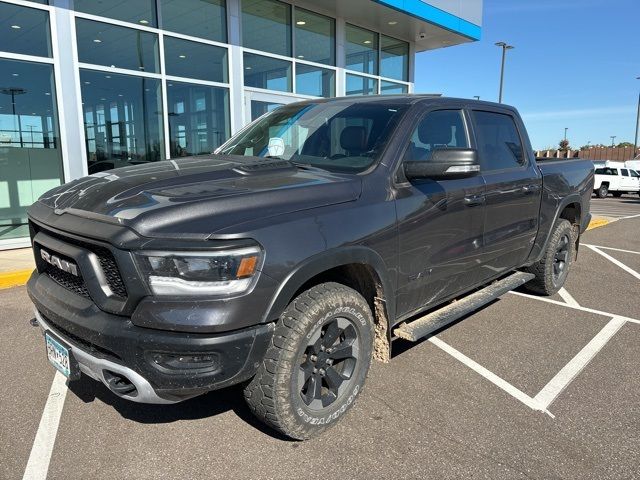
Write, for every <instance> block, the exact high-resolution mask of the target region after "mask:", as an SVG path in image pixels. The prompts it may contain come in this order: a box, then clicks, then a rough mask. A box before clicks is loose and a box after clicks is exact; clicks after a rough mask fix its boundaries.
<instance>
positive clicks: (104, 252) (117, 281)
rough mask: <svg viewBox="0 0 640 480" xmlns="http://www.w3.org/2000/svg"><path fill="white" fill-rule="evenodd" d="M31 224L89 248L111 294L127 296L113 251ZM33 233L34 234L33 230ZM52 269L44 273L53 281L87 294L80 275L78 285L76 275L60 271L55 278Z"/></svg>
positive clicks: (61, 239)
mask: <svg viewBox="0 0 640 480" xmlns="http://www.w3.org/2000/svg"><path fill="white" fill-rule="evenodd" d="M31 225H32V226H33V228H34V230H36V229H37V230H38V231H40V230H41V231H43V232H44V233H45V234H47V235H49V236H50V237H53V238H57V239H58V240H60V241H63V242H65V243H70V244H72V245H75V246H77V247H80V248H84V249H85V250H89V251H90V252H93V253H94V254H95V255H96V256H97V257H98V261H99V263H100V267H101V268H102V271H103V273H104V276H105V277H106V279H107V285H108V286H109V288H110V289H111V291H112V292H113V294H114V295H116V296H118V297H120V298H123V299H126V298H127V288H126V286H125V284H124V281H123V280H122V276H121V275H120V270H119V269H118V264H117V263H116V259H115V257H114V256H113V253H111V251H110V250H109V249H108V248H106V247H103V246H101V245H95V244H93V243H89V242H85V241H83V240H77V239H75V238H71V237H66V236H63V235H59V234H57V233H55V232H52V231H50V230H46V229H42V228H40V227H38V226H37V225H35V224H31ZM33 233H34V235H35V231H34V232H33ZM53 270H56V269H55V267H54V268H51V269H48V271H47V272H46V273H48V274H49V276H50V277H51V278H52V279H53V280H54V281H56V282H57V283H59V284H60V285H62V286H63V287H65V288H68V289H69V290H71V291H73V292H76V293H78V294H80V295H82V296H85V297H88V296H89V291H88V290H87V288H86V286H85V284H84V281H83V280H82V278H81V277H80V282H82V283H81V284H80V285H78V284H77V282H78V280H77V279H78V277H74V276H73V275H69V274H66V272H60V273H62V274H64V275H57V276H56V278H54V276H53V275H51V273H50V271H53ZM69 277H71V278H69ZM63 282H64V283H63ZM81 292H82V293H81Z"/></svg>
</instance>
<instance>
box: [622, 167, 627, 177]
mask: <svg viewBox="0 0 640 480" xmlns="http://www.w3.org/2000/svg"><path fill="white" fill-rule="evenodd" d="M622 176H623V177H628V176H629V170H627V169H626V168H623V169H622Z"/></svg>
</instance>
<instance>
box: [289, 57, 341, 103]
mask: <svg viewBox="0 0 640 480" xmlns="http://www.w3.org/2000/svg"><path fill="white" fill-rule="evenodd" d="M335 77H336V74H335V71H333V70H331V69H329V68H318V67H314V66H311V65H305V64H303V63H297V64H296V93H301V94H303V95H313V96H315V97H334V96H335V94H336V80H335Z"/></svg>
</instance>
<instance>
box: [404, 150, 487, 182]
mask: <svg viewBox="0 0 640 480" xmlns="http://www.w3.org/2000/svg"><path fill="white" fill-rule="evenodd" d="M479 172H480V164H479V163H478V152H477V151H476V150H475V149H473V148H439V149H436V150H434V151H433V153H432V154H431V158H430V159H429V160H427V161H413V160H409V161H405V162H404V174H405V176H406V177H407V179H409V180H411V179H414V178H432V179H434V180H444V179H450V178H466V177H473V176H474V175H477V174H478V173H479Z"/></svg>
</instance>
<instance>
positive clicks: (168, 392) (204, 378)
mask: <svg viewBox="0 0 640 480" xmlns="http://www.w3.org/2000/svg"><path fill="white" fill-rule="evenodd" d="M27 288H28V293H29V296H30V297H31V300H32V301H33V303H34V304H35V308H36V311H37V314H36V316H37V318H38V321H39V322H40V325H41V326H42V328H43V329H46V330H50V331H51V332H52V333H54V334H55V335H57V336H59V337H60V338H61V339H62V340H64V341H65V342H66V343H68V344H69V345H70V346H71V348H72V352H73V355H74V357H75V358H76V360H77V361H78V364H79V366H80V370H81V371H82V372H84V373H85V374H87V375H88V376H90V377H92V378H94V379H96V380H99V381H101V382H103V383H104V384H105V385H106V386H107V387H108V388H109V389H110V390H111V391H113V392H114V393H115V394H117V395H119V396H121V397H123V398H126V399H128V400H132V401H136V402H141V403H174V402H178V401H181V400H185V399H187V398H190V397H193V396H196V395H199V394H201V393H204V392H207V391H210V390H215V389H218V388H223V387H226V386H229V385H233V384H236V383H240V382H242V381H244V380H246V379H248V378H250V377H251V376H253V375H254V374H255V371H256V370H257V367H258V365H259V363H260V361H261V360H262V358H263V357H264V354H265V352H266V350H267V347H268V345H269V342H270V340H271V336H272V334H273V329H274V324H273V323H268V324H261V325H257V326H253V327H249V328H244V329H240V330H234V331H230V332H225V333H217V334H211V333H185V332H171V331H163V330H156V329H152V328H145V327H140V326H137V325H134V324H133V323H132V322H131V319H130V318H129V317H124V316H119V315H113V314H110V313H107V312H104V311H102V310H100V309H99V308H98V307H97V306H96V305H95V304H94V303H93V302H92V301H91V300H90V299H88V298H85V297H82V296H79V295H75V294H73V293H72V292H69V291H68V290H66V289H65V288H63V287H62V286H60V285H58V284H57V283H56V282H54V281H53V280H51V279H50V278H49V277H48V276H46V275H39V274H38V273H37V272H34V274H33V275H32V277H31V279H30V280H29V282H28V284H27ZM158 353H159V354H161V355H169V356H181V355H194V354H195V355H207V356H209V357H211V358H213V359H214V361H212V362H211V365H209V368H206V369H197V370H194V369H184V368H166V365H162V364H160V365H159V364H158V363H157V362H156V361H155V360H154V358H156V356H157V354H158ZM114 374H116V375H117V376H119V377H124V379H125V380H126V381H128V382H130V383H131V384H133V386H135V390H134V391H133V392H128V393H124V394H123V393H122V392H121V391H120V389H118V388H116V387H115V385H114V383H113V377H114Z"/></svg>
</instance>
